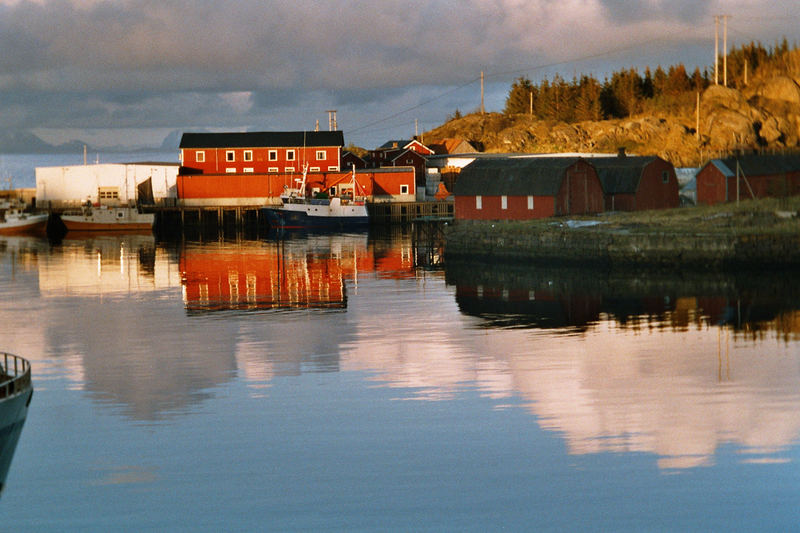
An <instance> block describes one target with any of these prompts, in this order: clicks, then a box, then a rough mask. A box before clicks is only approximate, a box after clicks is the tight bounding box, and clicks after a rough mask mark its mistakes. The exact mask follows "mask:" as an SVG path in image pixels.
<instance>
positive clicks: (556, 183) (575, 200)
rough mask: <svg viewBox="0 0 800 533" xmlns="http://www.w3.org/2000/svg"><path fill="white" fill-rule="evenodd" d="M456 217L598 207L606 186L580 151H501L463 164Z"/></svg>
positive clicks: (516, 216) (528, 215) (514, 216)
mask: <svg viewBox="0 0 800 533" xmlns="http://www.w3.org/2000/svg"><path fill="white" fill-rule="evenodd" d="M454 194H455V218H456V219H473V220H526V219H532V218H545V217H551V216H554V215H574V214H584V213H599V212H601V211H602V210H603V189H602V187H601V185H600V180H599V179H598V178H597V174H596V173H595V170H594V168H593V167H592V166H591V165H590V164H589V163H587V162H586V161H585V160H583V159H580V158H576V157H502V158H500V157H498V158H487V159H477V160H475V161H473V162H472V163H470V164H469V165H467V166H466V167H464V168H463V169H462V171H461V173H460V175H459V177H458V181H456V184H455V187H454Z"/></svg>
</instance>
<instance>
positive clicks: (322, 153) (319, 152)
mask: <svg viewBox="0 0 800 533" xmlns="http://www.w3.org/2000/svg"><path fill="white" fill-rule="evenodd" d="M324 160H325V150H317V161H324Z"/></svg>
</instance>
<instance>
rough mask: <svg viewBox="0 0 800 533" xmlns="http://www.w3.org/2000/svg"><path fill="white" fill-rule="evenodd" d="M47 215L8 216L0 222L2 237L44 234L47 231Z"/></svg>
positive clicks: (25, 214)
mask: <svg viewBox="0 0 800 533" xmlns="http://www.w3.org/2000/svg"><path fill="white" fill-rule="evenodd" d="M48 216H49V215H48V214H47V213H40V214H27V213H24V214H20V215H13V216H12V215H6V219H5V221H3V222H0V235H23V234H43V233H44V232H45V231H46V229H47V218H48Z"/></svg>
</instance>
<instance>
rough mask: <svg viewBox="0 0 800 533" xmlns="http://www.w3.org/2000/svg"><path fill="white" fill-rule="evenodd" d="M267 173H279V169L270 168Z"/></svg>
mask: <svg viewBox="0 0 800 533" xmlns="http://www.w3.org/2000/svg"><path fill="white" fill-rule="evenodd" d="M267 172H279V170H278V167H269V168H268V169H267Z"/></svg>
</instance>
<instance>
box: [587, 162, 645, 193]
mask: <svg viewBox="0 0 800 533" xmlns="http://www.w3.org/2000/svg"><path fill="white" fill-rule="evenodd" d="M655 159H656V158H655V157H654V156H627V155H626V156H623V157H593V158H592V159H591V161H589V163H590V164H591V165H592V166H593V167H594V168H595V170H596V171H597V177H598V178H599V179H600V184H601V185H602V186H603V192H605V193H606V194H636V190H637V189H638V188H639V181H641V179H642V174H643V173H644V168H645V167H646V166H647V165H649V164H650V163H652V162H653V161H655Z"/></svg>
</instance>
